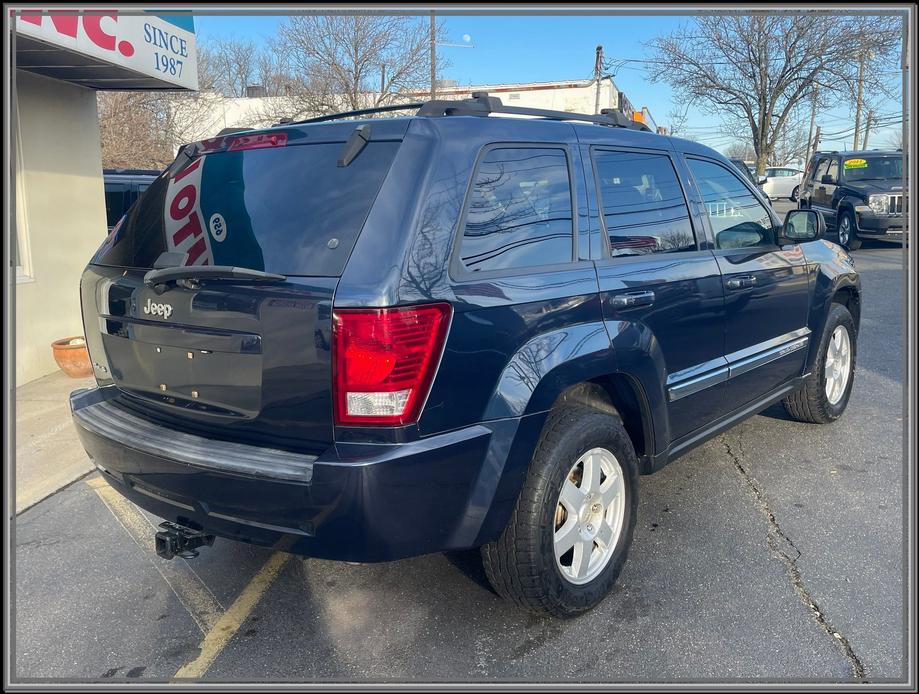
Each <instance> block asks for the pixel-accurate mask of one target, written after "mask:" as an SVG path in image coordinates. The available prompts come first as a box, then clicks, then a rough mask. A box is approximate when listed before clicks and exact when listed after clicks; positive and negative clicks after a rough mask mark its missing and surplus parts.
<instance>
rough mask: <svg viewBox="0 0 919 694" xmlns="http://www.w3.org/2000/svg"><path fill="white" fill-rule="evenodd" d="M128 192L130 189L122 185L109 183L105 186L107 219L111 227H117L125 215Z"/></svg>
mask: <svg viewBox="0 0 919 694" xmlns="http://www.w3.org/2000/svg"><path fill="white" fill-rule="evenodd" d="M127 192H128V187H127V186H126V185H124V184H121V183H109V184H107V185H106V186H105V218H106V220H107V222H108V225H109V227H113V226H115V225H116V224H117V223H118V220H119V219H121V215H123V214H124V213H125V210H126V208H127V205H126V200H125V196H126V195H127Z"/></svg>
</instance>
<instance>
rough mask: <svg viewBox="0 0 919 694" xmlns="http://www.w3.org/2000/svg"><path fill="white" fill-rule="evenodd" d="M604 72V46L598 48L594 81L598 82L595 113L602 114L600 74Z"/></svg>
mask: <svg viewBox="0 0 919 694" xmlns="http://www.w3.org/2000/svg"><path fill="white" fill-rule="evenodd" d="M602 70H603V46H597V57H596V60H595V61H594V80H596V82H597V98H596V99H595V100H594V113H595V114H598V113H600V72H601V71H602Z"/></svg>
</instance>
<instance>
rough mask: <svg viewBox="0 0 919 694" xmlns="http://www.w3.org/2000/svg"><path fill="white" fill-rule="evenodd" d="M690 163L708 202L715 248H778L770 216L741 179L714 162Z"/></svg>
mask: <svg viewBox="0 0 919 694" xmlns="http://www.w3.org/2000/svg"><path fill="white" fill-rule="evenodd" d="M686 161H687V163H688V164H689V168H690V169H691V170H692V174H693V176H694V177H695V179H696V184H697V185H698V186H699V193H700V194H701V195H702V200H703V201H704V203H705V209H706V211H707V212H708V218H709V220H710V221H711V225H712V232H713V233H714V234H715V248H750V247H755V246H773V245H775V231H774V229H773V228H772V219H771V218H770V217H769V213H768V212H767V211H766V208H765V207H763V205H762V203H760V202H759V200H757V199H756V198H755V197H754V195H753V193H751V192H750V191H749V190H748V189H747V187H746V186H745V185H744V184H743V183H742V182H741V180H740V179H739V178H738V177H737V176H735V175H734V174H733V173H732V172H731V171H729V170H728V169H726V168H725V167H723V166H721V165H719V164H715V163H714V162H709V161H702V160H700V159H687V160H686Z"/></svg>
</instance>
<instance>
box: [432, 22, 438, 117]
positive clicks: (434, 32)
mask: <svg viewBox="0 0 919 694" xmlns="http://www.w3.org/2000/svg"><path fill="white" fill-rule="evenodd" d="M436 95H437V21H436V19H435V18H434V10H431V100H432V101H433V100H434V97H435V96H436Z"/></svg>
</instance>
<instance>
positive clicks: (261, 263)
mask: <svg viewBox="0 0 919 694" xmlns="http://www.w3.org/2000/svg"><path fill="white" fill-rule="evenodd" d="M245 155H246V152H225V153H223V154H220V155H218V156H212V157H207V161H206V162H205V163H204V174H203V185H202V186H201V195H200V205H201V212H202V215H203V220H204V224H205V229H206V234H205V235H206V236H207V237H208V243H209V244H210V248H211V253H212V254H213V258H214V264H215V265H239V264H240V259H245V261H244V262H245V265H246V267H247V268H249V269H251V270H262V271H264V270H265V259H264V256H263V255H262V247H261V245H260V244H259V240H258V239H257V238H256V236H255V233H254V232H253V229H252V218H251V217H250V216H249V211H248V208H247V205H252V206H253V207H254V208H255V209H257V207H258V205H260V204H267V201H266V202H262V201H260V200H250V199H249V197H251V195H250V196H247V191H246V182H247V180H248V179H247V177H246V176H245V174H244V171H243V161H244V159H243V157H244V156H245ZM279 192H281V196H283V191H279ZM277 202H278V203H283V197H281V200H278V201H277ZM263 223H264V222H263ZM293 241H294V239H291V240H290V241H289V243H291V244H292V242H293Z"/></svg>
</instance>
